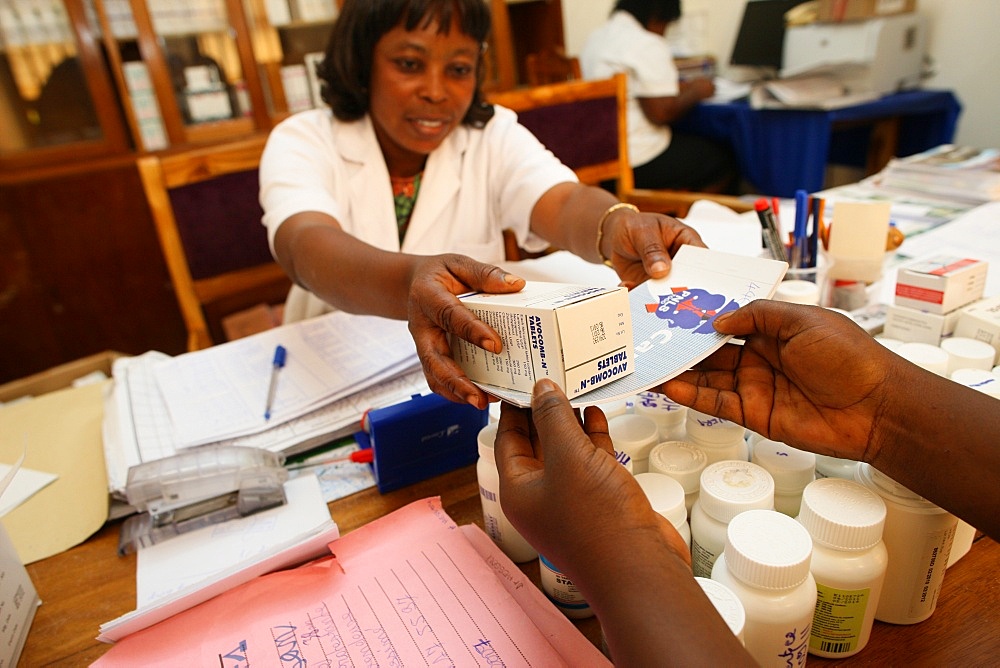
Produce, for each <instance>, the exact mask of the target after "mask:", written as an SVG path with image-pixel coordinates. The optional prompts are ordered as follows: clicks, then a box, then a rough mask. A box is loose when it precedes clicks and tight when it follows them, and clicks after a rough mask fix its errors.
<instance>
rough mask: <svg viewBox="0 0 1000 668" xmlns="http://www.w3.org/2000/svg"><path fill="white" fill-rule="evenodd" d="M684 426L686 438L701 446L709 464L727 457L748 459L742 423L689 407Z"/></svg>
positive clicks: (744, 430)
mask: <svg viewBox="0 0 1000 668" xmlns="http://www.w3.org/2000/svg"><path fill="white" fill-rule="evenodd" d="M684 426H685V429H686V430H687V438H686V440H687V441H689V442H691V443H694V444H695V445H697V446H698V447H699V448H701V450H702V451H703V452H704V453H705V455H706V456H707V457H708V463H709V464H714V463H715V462H721V461H723V460H728V459H742V460H744V461H749V457H748V456H747V442H746V440H745V439H744V438H743V434H744V433H745V432H746V429H744V428H743V426H742V425H738V424H736V423H735V422H730V421H729V420H723V419H722V418H718V417H715V416H713V415H708V414H707V413H701V412H699V411H696V410H693V409H690V408H689V409H688V412H687V418H686V419H685V421H684Z"/></svg>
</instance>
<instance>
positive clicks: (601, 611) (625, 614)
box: [495, 300, 1000, 666]
mask: <svg viewBox="0 0 1000 668" xmlns="http://www.w3.org/2000/svg"><path fill="white" fill-rule="evenodd" d="M714 324H715V328H716V330H717V331H719V332H720V333H723V334H732V335H734V336H740V337H744V338H745V343H744V344H743V345H725V346H723V347H722V348H720V349H719V350H717V351H716V352H715V353H713V354H712V355H711V356H709V357H708V358H706V359H705V360H704V361H702V362H700V363H699V364H697V365H696V366H695V368H694V369H692V370H689V371H686V372H684V373H683V374H681V375H680V376H678V377H677V378H675V379H673V380H670V381H668V382H666V383H664V384H663V385H662V386H661V387H659V388H655V389H656V391H659V392H662V393H664V394H666V395H667V396H669V397H670V398H671V399H673V400H674V401H677V402H679V403H681V404H684V405H686V406H689V407H691V408H693V409H695V410H698V411H702V412H705V413H708V414H711V415H716V416H718V417H721V418H724V419H727V420H731V421H733V422H736V423H739V424H741V425H744V426H745V427H746V428H748V429H751V430H753V431H755V432H757V433H758V434H761V435H762V436H764V437H766V438H770V439H773V440H776V441H781V442H784V443H787V444H788V445H791V446H793V447H797V448H802V449H806V450H811V451H813V452H816V453H819V454H823V455H828V456H832V457H839V458H845V459H852V460H856V461H863V462H867V463H868V464H870V465H872V466H873V467H875V468H876V469H878V470H879V471H881V472H883V473H885V474H886V475H888V476H890V477H891V478H893V479H894V480H896V481H897V482H899V483H900V484H902V485H904V486H905V487H907V488H908V489H910V490H912V491H913V492H916V493H917V494H920V495H921V496H923V497H924V498H926V499H928V500H930V501H932V502H933V503H936V504H937V505H939V506H941V507H942V508H944V509H946V510H948V511H950V512H952V513H953V514H955V515H957V516H958V517H960V518H962V519H963V520H965V521H966V522H968V523H970V524H971V525H973V526H975V527H977V528H979V529H980V530H982V531H985V532H986V533H987V534H988V535H990V536H992V537H994V538H1000V518H998V516H997V512H996V509H997V507H1000V448H998V447H997V443H998V442H1000V410H997V400H996V399H995V398H993V397H990V396H988V395H986V394H984V393H981V392H977V391H976V390H973V389H970V388H967V387H965V386H964V385H960V384H959V383H956V382H954V381H952V380H949V379H947V378H944V377H942V376H938V375H936V374H934V373H931V372H929V371H926V370H924V369H922V368H920V367H918V366H916V365H914V364H912V363H910V362H908V361H906V360H904V359H903V358H902V357H899V356H898V355H896V354H894V353H892V352H891V351H889V350H888V349H886V348H884V347H883V346H882V345H881V344H879V343H878V342H877V341H875V340H874V339H873V338H872V337H871V336H869V335H868V333H867V332H865V331H864V330H863V329H861V328H860V327H858V326H857V325H855V324H854V323H853V322H852V321H851V320H850V319H848V318H846V317H844V316H843V315H840V314H838V313H834V312H832V311H829V310H826V309H823V308H820V307H816V306H802V305H797V304H788V303H783V302H776V301H771V300H757V301H754V302H751V303H750V304H748V305H747V306H744V307H742V308H740V309H738V310H736V311H732V312H730V313H726V314H724V315H721V316H719V317H718V318H716V319H715V322H714ZM495 454H496V461H497V468H498V470H499V472H500V497H501V498H503V500H504V504H503V507H504V513H505V514H506V515H507V517H508V519H509V520H510V521H511V522H512V523H513V525H514V526H515V528H517V530H518V531H519V532H520V533H521V535H522V536H524V537H525V539H526V540H527V541H528V542H529V543H531V545H532V546H534V547H535V548H536V549H537V550H538V551H539V553H541V554H544V555H545V556H546V558H548V559H550V560H551V561H552V562H553V563H554V564H555V565H556V566H557V568H558V569H559V570H560V571H561V572H563V573H565V574H566V575H567V577H569V578H570V579H571V580H572V581H573V584H574V585H576V586H577V587H579V589H580V592H581V594H582V595H583V596H584V598H586V600H587V602H588V603H589V604H590V606H591V607H592V608H593V609H594V611H595V613H596V615H597V617H598V619H599V620H600V622H601V628H602V629H603V631H604V637H605V639H606V641H607V645H608V649H609V651H610V654H611V657H612V659H613V660H614V662H615V663H616V664H621V665H629V666H632V665H664V664H665V663H668V662H669V663H672V664H675V665H727V666H728V665H752V664H753V662H752V660H751V658H750V656H749V654H748V653H747V652H746V651H745V650H744V648H743V647H742V645H740V643H739V641H738V640H737V639H736V637H735V636H734V635H733V633H732V632H731V631H730V630H729V628H728V627H727V626H726V625H725V624H724V622H722V620H721V618H720V617H719V616H718V615H717V614H715V611H714V608H713V606H712V604H711V602H709V600H708V598H707V597H705V596H704V595H703V594H702V592H701V587H700V586H699V585H698V584H697V582H696V581H695V580H694V577H693V575H692V573H691V570H690V567H689V563H690V556H689V555H688V553H687V550H686V545H685V544H684V542H683V540H682V539H681V538H680V536H679V534H678V533H677V532H676V530H675V529H674V528H673V526H671V525H670V523H669V522H667V521H666V520H664V519H663V518H662V517H660V516H659V515H658V514H657V513H656V512H654V511H653V509H652V508H651V507H650V505H649V503H648V502H647V501H646V497H645V495H644V493H643V492H642V490H641V488H640V487H639V484H638V483H637V482H636V481H635V479H634V478H633V477H632V476H631V475H630V474H629V473H628V471H627V470H626V469H625V468H624V467H623V466H621V465H620V464H619V463H618V461H617V460H616V459H615V457H614V454H613V448H612V444H611V439H610V437H609V436H608V423H607V420H606V419H605V417H604V414H603V413H602V412H601V410H600V409H599V408H597V407H588V408H587V409H585V411H584V413H583V422H582V425H581V423H580V421H579V419H578V417H577V414H576V413H575V412H574V410H573V409H572V407H571V406H570V404H569V402H568V401H567V400H566V396H565V394H563V392H562V391H561V390H560V389H559V388H558V387H557V386H556V385H555V384H554V383H552V382H551V381H549V380H543V381H540V382H539V383H538V384H536V386H535V391H534V396H533V398H532V408H531V410H530V411H529V410H527V409H521V408H516V407H514V406H512V405H510V404H504V405H503V406H502V407H501V413H500V423H499V426H498V431H497V440H496V448H495Z"/></svg>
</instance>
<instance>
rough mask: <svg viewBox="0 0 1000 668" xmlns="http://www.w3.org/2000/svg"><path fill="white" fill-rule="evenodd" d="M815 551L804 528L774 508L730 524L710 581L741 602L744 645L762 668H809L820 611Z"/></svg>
mask: <svg viewBox="0 0 1000 668" xmlns="http://www.w3.org/2000/svg"><path fill="white" fill-rule="evenodd" d="M812 548H813V544H812V538H811V537H810V536H809V532H808V531H806V529H805V527H803V526H802V525H801V524H799V523H798V522H796V521H795V520H793V519H792V518H791V517H789V516H788V515H783V514H782V513H779V512H776V511H774V510H748V511H746V512H745V513H741V514H739V515H737V516H736V517H734V518H733V519H732V521H731V522H730V523H729V527H728V529H727V531H726V547H725V550H724V552H723V554H722V555H721V556H720V557H719V560H718V561H716V562H715V566H714V567H713V568H712V579H713V580H715V581H716V582H721V583H722V584H724V585H726V586H727V587H729V588H730V589H732V590H733V592H734V593H735V594H736V596H737V597H739V599H740V602H741V603H743V609H744V611H745V612H746V625H745V626H744V630H743V634H744V638H745V643H744V644H745V646H746V648H747V651H748V652H750V655H751V656H752V657H753V658H754V660H755V661H756V662H757V663H758V664H760V665H761V666H763V667H764V668H771V667H774V668H778V667H780V668H788V667H789V666H792V667H795V666H797V667H801V666H805V665H806V658H807V656H808V653H809V631H810V629H811V628H812V623H813V614H814V612H815V610H816V581H815V580H814V579H813V576H812V574H811V573H810V572H809V563H810V559H811V557H812Z"/></svg>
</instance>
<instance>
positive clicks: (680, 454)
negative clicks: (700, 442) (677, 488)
mask: <svg viewBox="0 0 1000 668" xmlns="http://www.w3.org/2000/svg"><path fill="white" fill-rule="evenodd" d="M707 465H708V457H707V456H706V455H705V453H704V452H702V451H701V449H700V448H699V447H698V446H696V445H694V444H693V443H688V442H687V441H666V442H664V443H658V444H656V445H655V446H654V447H653V449H652V450H651V451H650V453H649V470H650V471H651V472H653V473H662V474H663V475H668V476H670V477H671V478H673V479H674V480H676V481H677V482H679V483H680V484H681V487H683V488H684V507H685V509H686V510H687V513H688V519H690V517H691V508H692V507H693V506H694V502H695V500H696V499H697V498H698V488H699V487H700V486H701V472H702V471H704V470H705V467H706V466H707Z"/></svg>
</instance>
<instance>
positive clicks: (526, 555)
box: [476, 422, 538, 563]
mask: <svg viewBox="0 0 1000 668" xmlns="http://www.w3.org/2000/svg"><path fill="white" fill-rule="evenodd" d="M496 437H497V423H496V422H490V423H488V424H487V425H486V426H485V427H483V428H482V429H481V430H479V437H478V441H479V459H478V460H477V461H476V477H477V478H478V482H479V500H480V502H481V503H482V506H483V526H484V528H485V529H486V533H487V535H489V537H490V538H492V539H493V542H494V543H496V544H497V546H498V547H499V548H500V549H501V550H503V553H504V554H506V555H507V556H508V557H510V560H511V561H513V562H515V563H522V562H525V561H531V560H532V559H536V558H537V557H538V552H536V551H535V548H533V547H531V544H530V543H528V541H526V540H525V539H524V538H523V537H522V536H521V534H520V533H518V531H517V529H515V528H514V525H513V524H511V523H510V520H508V519H507V516H506V515H504V512H503V508H502V507H501V506H500V472H499V471H497V462H496V458H495V457H494V452H493V444H494V442H495V441H496Z"/></svg>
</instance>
